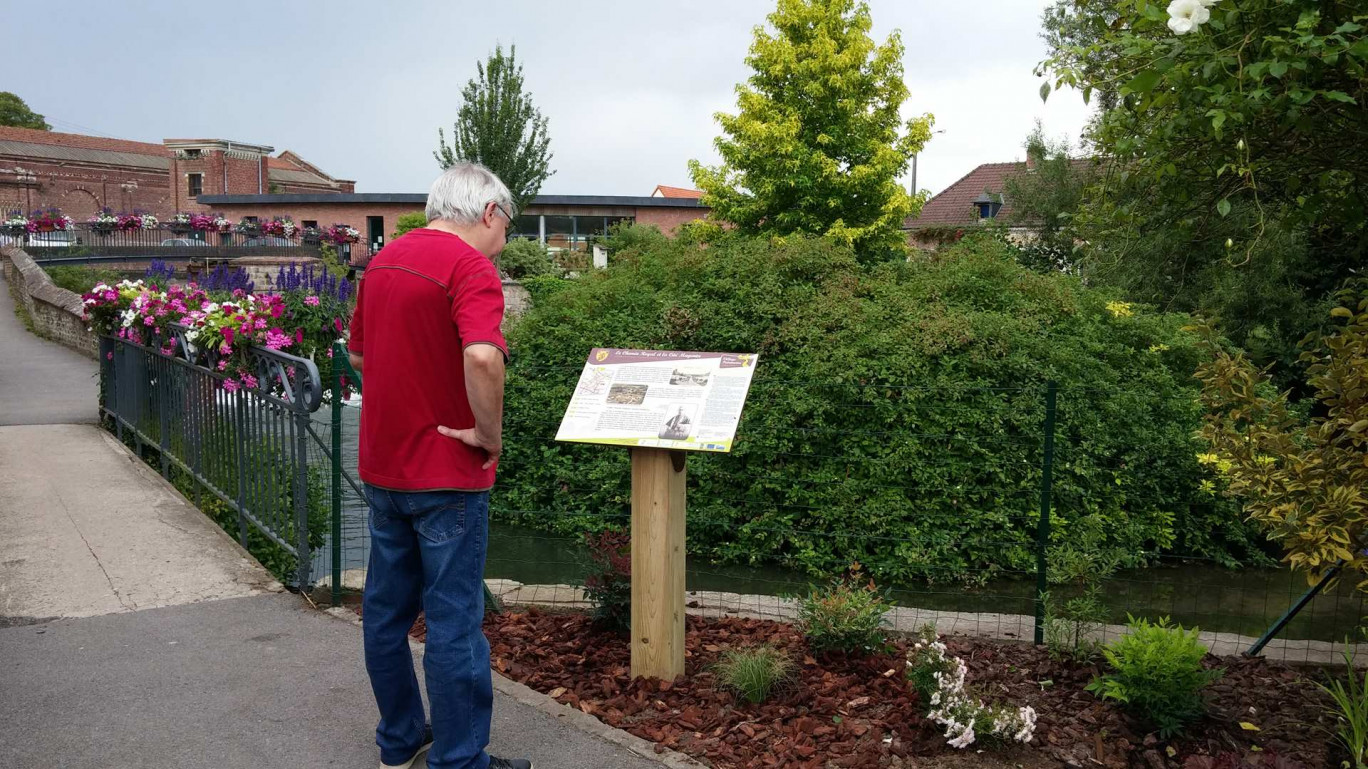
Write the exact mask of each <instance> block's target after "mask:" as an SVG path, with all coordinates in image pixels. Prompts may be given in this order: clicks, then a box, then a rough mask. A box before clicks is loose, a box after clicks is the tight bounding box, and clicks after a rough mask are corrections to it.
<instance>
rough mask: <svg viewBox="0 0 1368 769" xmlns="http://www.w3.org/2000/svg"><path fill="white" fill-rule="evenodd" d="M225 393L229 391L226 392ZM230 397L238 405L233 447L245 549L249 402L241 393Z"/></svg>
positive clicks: (239, 534) (229, 395)
mask: <svg viewBox="0 0 1368 769" xmlns="http://www.w3.org/2000/svg"><path fill="white" fill-rule="evenodd" d="M225 392H227V391H226V390H225ZM228 397H230V398H232V399H233V400H234V401H235V402H236V404H237V405H236V407H235V408H234V411H235V412H236V414H237V419H236V420H235V427H234V429H233V446H234V451H235V452H236V454H237V463H236V466H237V512H238V541H239V542H240V543H242V546H243V547H244V548H245V547H247V446H246V441H247V438H246V436H245V435H244V433H245V432H246V431H247V415H246V411H247V401H246V396H245V395H244V394H242V393H241V392H240V391H239V392H229V393H228Z"/></svg>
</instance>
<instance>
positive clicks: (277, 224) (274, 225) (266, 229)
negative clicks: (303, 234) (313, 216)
mask: <svg viewBox="0 0 1368 769" xmlns="http://www.w3.org/2000/svg"><path fill="white" fill-rule="evenodd" d="M261 234H262V235H275V236H278V237H282V238H293V237H294V236H295V235H297V234H299V226H298V225H296V224H295V223H294V222H293V221H292V220H291V219H290V217H288V216H286V217H280V216H277V217H274V218H272V219H271V220H270V221H269V222H262V223H261Z"/></svg>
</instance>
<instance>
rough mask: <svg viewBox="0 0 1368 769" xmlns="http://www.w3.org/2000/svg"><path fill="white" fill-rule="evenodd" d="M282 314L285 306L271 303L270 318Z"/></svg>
mask: <svg viewBox="0 0 1368 769" xmlns="http://www.w3.org/2000/svg"><path fill="white" fill-rule="evenodd" d="M284 314H285V308H284V307H282V306H281V305H278V304H275V305H271V317H272V318H279V317H280V316H281V315H284Z"/></svg>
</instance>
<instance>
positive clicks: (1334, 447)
mask: <svg viewBox="0 0 1368 769" xmlns="http://www.w3.org/2000/svg"><path fill="white" fill-rule="evenodd" d="M1338 304H1339V306H1337V307H1335V308H1334V309H1333V310H1331V311H1330V314H1331V316H1332V317H1333V318H1334V319H1336V321H1337V322H1338V321H1339V319H1342V320H1343V324H1342V325H1337V326H1336V327H1335V328H1333V329H1332V330H1331V331H1330V332H1329V333H1325V334H1317V335H1313V336H1312V337H1310V338H1308V339H1307V340H1306V341H1305V342H1304V343H1303V344H1304V348H1305V352H1304V353H1303V354H1302V362H1303V363H1305V364H1307V375H1308V384H1309V385H1310V386H1311V387H1312V388H1313V389H1314V393H1315V397H1316V400H1317V402H1318V403H1317V407H1318V415H1317V416H1315V417H1313V418H1311V419H1304V418H1302V417H1300V416H1298V415H1297V414H1296V413H1294V411H1293V409H1291V408H1290V407H1289V406H1288V403H1287V396H1286V395H1283V396H1280V397H1274V396H1272V395H1271V394H1270V393H1269V387H1268V383H1267V381H1266V379H1265V377H1264V375H1263V374H1262V373H1261V372H1260V371H1258V370H1257V369H1256V368H1255V367H1254V366H1253V365H1251V364H1250V362H1249V361H1248V359H1246V358H1245V356H1244V354H1243V353H1238V354H1234V355H1232V354H1229V353H1225V352H1221V353H1220V354H1218V355H1217V356H1216V357H1215V359H1214V360H1213V361H1212V362H1211V363H1208V364H1206V365H1203V366H1202V367H1201V368H1200V369H1198V372H1197V376H1198V378H1199V379H1201V381H1202V384H1203V394H1202V398H1203V401H1204V402H1205V403H1206V405H1207V407H1208V408H1209V409H1210V413H1209V415H1208V416H1207V417H1206V421H1205V424H1204V425H1203V427H1202V435H1203V437H1205V438H1206V439H1207V441H1209V442H1210V443H1211V446H1212V453H1210V454H1207V455H1204V456H1201V457H1199V459H1201V460H1202V461H1204V462H1206V463H1208V464H1211V465H1213V466H1214V467H1215V469H1216V470H1217V472H1218V473H1220V475H1221V476H1222V477H1223V478H1224V480H1225V482H1226V484H1227V491H1228V492H1229V493H1231V494H1233V495H1235V496H1237V497H1241V498H1243V500H1244V503H1245V511H1246V512H1247V513H1248V514H1249V516H1250V517H1251V518H1253V519H1254V520H1255V521H1257V522H1259V523H1260V524H1262V525H1263V527H1264V529H1265V530H1266V531H1267V533H1268V536H1269V538H1270V539H1274V540H1277V541H1279V542H1281V543H1282V545H1283V547H1285V548H1286V549H1287V556H1286V559H1285V560H1286V561H1287V562H1288V564H1290V565H1291V566H1292V567H1293V568H1296V569H1298V570H1301V571H1304V572H1306V574H1307V577H1308V578H1309V579H1310V580H1311V581H1313V582H1314V581H1316V580H1318V579H1320V578H1321V577H1322V576H1323V575H1324V574H1325V573H1326V572H1327V571H1328V570H1330V569H1331V568H1332V567H1334V566H1335V565H1336V564H1337V563H1339V562H1341V561H1343V562H1344V565H1345V568H1346V569H1347V570H1348V571H1349V573H1351V574H1352V573H1357V575H1358V579H1359V583H1358V585H1359V588H1360V589H1368V550H1365V548H1368V283H1364V282H1359V283H1358V284H1357V285H1355V286H1353V287H1351V288H1346V289H1345V290H1344V291H1342V292H1341V293H1340V295H1339V302H1338Z"/></svg>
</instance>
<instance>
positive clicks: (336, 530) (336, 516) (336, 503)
mask: <svg viewBox="0 0 1368 769" xmlns="http://www.w3.org/2000/svg"><path fill="white" fill-rule="evenodd" d="M346 354H347V350H346V348H345V347H344V346H343V345H342V344H341V343H339V342H334V343H333V357H332V359H333V365H332V376H331V377H329V378H330V379H331V380H332V382H331V384H332V404H331V405H332V605H333V606H339V605H341V603H342V360H343V358H344V356H346Z"/></svg>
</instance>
